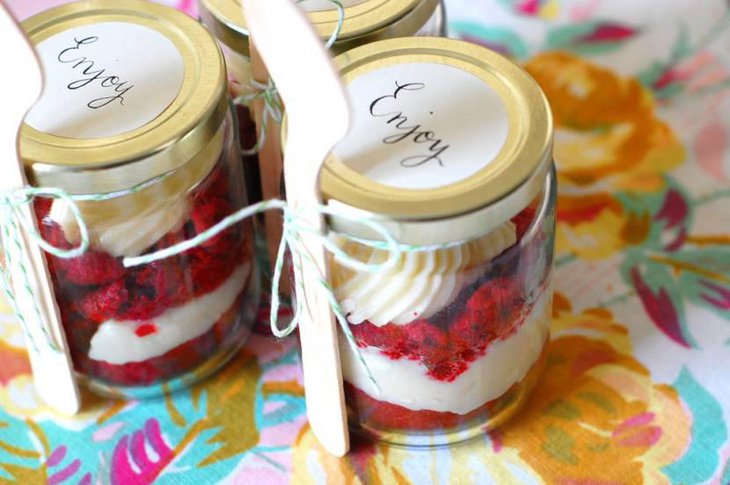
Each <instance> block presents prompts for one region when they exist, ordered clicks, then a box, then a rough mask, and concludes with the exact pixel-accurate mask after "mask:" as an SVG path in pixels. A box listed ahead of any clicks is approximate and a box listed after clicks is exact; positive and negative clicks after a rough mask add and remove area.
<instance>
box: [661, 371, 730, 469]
mask: <svg viewBox="0 0 730 485" xmlns="http://www.w3.org/2000/svg"><path fill="white" fill-rule="evenodd" d="M673 386H674V388H675V389H677V392H679V395H680V396H681V398H682V400H683V401H684V402H685V403H686V404H687V407H688V408H689V410H690V412H691V413H692V441H691V443H690V446H689V449H688V450H687V452H686V453H685V454H684V456H682V458H680V459H679V460H678V461H676V462H675V463H672V464H671V465H668V466H666V467H664V468H663V469H662V471H663V472H664V473H665V474H666V475H667V476H669V479H670V480H671V482H672V483H700V482H704V481H706V480H709V479H710V478H712V476H713V474H714V473H715V471H716V470H717V469H718V467H719V465H720V448H721V447H722V445H723V443H725V440H727V437H728V433H727V425H726V423H725V421H724V419H723V415H722V407H721V406H720V404H719V403H718V402H717V400H716V399H715V398H714V397H713V396H712V395H711V394H710V393H708V392H707V390H705V389H704V388H703V387H702V386H701V385H700V384H699V383H698V382H697V381H696V380H695V378H694V376H692V374H691V372H690V371H689V370H688V369H687V368H686V367H685V368H683V369H682V372H681V373H680V374H679V377H678V378H677V380H676V381H675V382H674V384H673ZM723 483H728V482H727V481H724V482H723Z"/></svg>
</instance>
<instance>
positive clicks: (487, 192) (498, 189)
mask: <svg viewBox="0 0 730 485" xmlns="http://www.w3.org/2000/svg"><path fill="white" fill-rule="evenodd" d="M336 62H337V63H338V67H339V68H340V69H341V71H342V73H343V76H344V79H345V81H346V84H347V86H348V90H349V94H350V96H351V99H352V105H353V111H354V115H353V124H352V127H351V130H350V133H349V134H348V135H347V137H346V138H345V139H344V140H343V141H342V142H341V143H340V144H338V145H337V146H336V147H335V149H334V151H333V154H332V156H331V157H330V158H329V159H328V161H327V162H326V164H325V168H324V170H323V173H322V182H321V184H322V192H323V195H324V197H325V199H326V200H327V202H328V204H329V205H330V206H331V207H332V209H333V210H334V211H335V212H334V214H335V215H333V216H331V217H330V219H329V226H330V229H331V231H332V235H331V237H332V238H333V239H334V240H335V241H336V242H337V244H338V245H339V247H340V248H341V249H342V250H343V251H344V253H346V254H347V255H348V256H349V257H351V258H355V259H357V260H359V261H361V262H365V263H369V264H370V265H371V266H372V268H371V271H364V270H363V269H362V268H361V269H358V270H355V269H352V268H351V267H349V266H348V262H347V261H346V260H345V259H344V258H342V257H337V256H332V258H331V268H330V271H331V278H332V286H333V289H334V293H335V296H336V298H337V300H338V302H339V304H340V306H341V308H342V310H343V313H344V314H345V315H346V318H347V326H348V328H349V330H350V331H351V332H352V335H353V337H354V341H355V344H354V345H352V343H351V342H349V341H348V339H347V338H345V336H344V334H341V336H340V337H341V338H340V354H341V359H342V366H343V377H344V381H345V391H346V402H347V406H348V413H349V418H350V424H351V426H352V428H353V430H354V431H355V432H358V433H361V434H364V435H366V436H368V437H371V438H375V439H379V440H383V441H387V442H389V443H393V444H399V445H409V446H440V445H446V444H450V443H454V442H458V441H462V440H465V439H469V438H472V437H475V436H478V435H480V434H482V433H484V432H485V431H488V430H491V429H494V428H496V427H497V426H500V425H502V424H503V423H504V422H506V421H507V420H508V419H509V418H510V417H511V416H512V415H514V414H515V413H516V412H517V411H518V410H519V407H520V406H521V404H522V403H524V401H525V400H526V399H527V398H528V396H529V392H530V390H531V389H532V387H533V386H534V385H535V382H536V381H537V379H538V378H539V375H540V372H541V370H542V368H543V366H544V362H545V352H544V349H545V345H546V343H547V340H548V335H549V327H550V315H551V299H552V291H551V271H552V264H553V240H554V233H553V231H554V224H555V214H554V206H555V182H554V176H553V175H552V153H551V151H552V123H551V118H550V112H549V107H548V104H547V101H546V99H545V97H544V95H543V94H542V92H541V91H540V89H539V87H538V86H537V84H536V83H535V82H534V80H532V79H531V78H530V77H529V76H528V75H527V74H526V73H525V72H524V71H523V70H521V69H520V68H519V67H517V66H515V65H514V64H512V63H511V62H510V61H508V60H507V59H505V58H503V57H501V56H499V55H498V54H496V53H494V52H492V51H489V50H487V49H484V48H482V47H478V46H474V45H470V44H466V43H463V42H459V41H454V40H447V39H400V40H392V41H384V42H381V43H376V44H374V45H371V46H367V47H361V48H358V49H355V50H353V51H350V52H349V53H348V54H347V55H346V56H340V57H338V58H337V59H336ZM362 218H372V219H374V220H375V221H377V222H379V223H380V224H381V225H382V226H383V227H384V228H386V229H388V230H389V232H390V233H391V234H392V235H393V237H394V238H395V239H396V240H397V242H398V243H399V244H400V246H401V253H400V255H398V257H397V260H396V261H395V264H392V265H390V266H387V267H383V264H384V263H385V262H386V261H387V260H388V259H389V253H388V251H389V250H388V249H385V247H386V245H385V244H384V243H383V242H382V241H380V240H379V239H378V235H377V234H376V233H373V232H372V231H371V230H370V229H368V227H367V226H366V225H364V224H362V223H358V221H359V220H360V219H362Z"/></svg>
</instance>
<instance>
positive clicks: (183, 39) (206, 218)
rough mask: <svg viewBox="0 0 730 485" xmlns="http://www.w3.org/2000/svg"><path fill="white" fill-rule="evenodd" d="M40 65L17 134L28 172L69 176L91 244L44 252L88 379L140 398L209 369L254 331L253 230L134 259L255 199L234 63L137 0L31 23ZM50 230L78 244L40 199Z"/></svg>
mask: <svg viewBox="0 0 730 485" xmlns="http://www.w3.org/2000/svg"><path fill="white" fill-rule="evenodd" d="M23 28H24V29H25V30H26V32H28V34H29V36H30V38H31V40H32V42H33V43H34V44H35V45H36V48H37V50H38V52H39V54H40V57H41V62H42V64H43V67H44V70H45V73H46V89H45V91H44V93H43V96H42V98H41V99H40V101H39V102H38V104H36V106H34V107H33V109H32V110H31V111H30V113H29V114H28V116H27V118H26V122H25V124H24V125H23V127H22V131H21V155H22V158H23V160H24V163H25V166H26V171H27V173H28V176H29V180H31V181H32V183H33V184H34V185H36V186H40V187H57V188H61V189H64V190H65V191H66V192H67V193H69V194H71V195H72V196H73V197H74V198H75V199H76V201H77V204H78V206H79V208H80V211H81V215H82V216H83V219H84V222H85V224H86V225H87V226H88V230H89V241H90V248H89V251H88V252H86V254H84V255H82V256H81V257H78V258H74V259H70V260H64V259H59V258H55V257H49V268H50V270H51V275H52V279H53V283H54V288H55V296H56V300H57V303H58V306H59V308H60V311H61V317H62V321H63V326H64V329H65V334H66V338H67V341H68V344H69V347H70V350H71V354H72V360H73V363H74V367H75V369H76V371H77V373H78V375H79V377H80V379H81V380H82V381H83V382H85V383H86V384H88V386H89V387H90V388H92V389H93V390H95V391H98V392H101V393H103V394H106V395H112V396H115V397H132V398H138V397H146V396H150V395H154V394H158V393H161V392H162V391H163V390H175V389H177V388H180V387H183V386H186V385H189V384H191V383H193V382H195V381H197V380H199V379H202V378H204V377H206V376H207V375H209V374H210V373H212V372H214V371H215V370H216V369H218V368H219V367H220V366H221V365H223V364H224V363H225V362H226V361H227V360H228V358H229V357H231V356H232V355H233V354H234V353H235V352H236V351H237V350H238V349H239V348H240V347H241V345H242V344H243V343H244V341H245V340H246V338H247V337H248V335H249V333H250V328H251V325H252V323H253V317H254V314H255V311H256V308H257V305H258V283H257V280H256V271H255V267H254V259H253V227H252V225H251V224H250V223H249V224H242V225H238V226H234V227H232V228H230V229H228V230H226V231H225V232H223V233H221V234H219V235H218V236H216V237H215V238H213V239H211V240H208V241H207V242H204V243H202V244H200V245H199V246H197V247H194V248H192V249H190V250H188V251H186V252H184V253H182V254H179V255H176V256H172V257H169V258H166V259H162V260H159V261H154V262H148V263H146V264H142V265H139V266H131V267H125V266H124V264H123V260H124V258H128V257H135V256H140V255H145V254H148V253H151V252H153V251H156V250H159V249H163V248H166V247H170V246H172V245H174V244H176V243H179V242H182V241H184V240H187V239H190V238H192V237H194V236H196V235H198V234H200V233H201V232H202V231H205V230H206V229H208V228H210V227H212V226H213V225H215V224H216V223H217V222H219V221H220V220H222V219H223V218H224V217H225V216H226V215H228V214H230V213H232V212H234V211H236V210H237V209H239V208H241V207H244V206H245V205H246V204H247V201H246V193H245V184H244V178H243V173H242V169H241V163H240V153H239V151H238V148H237V144H238V142H237V135H236V133H235V130H234V129H233V127H234V122H233V116H232V114H231V111H230V103H229V98H228V93H227V87H226V81H227V76H226V72H225V64H224V59H223V56H222V54H221V52H220V49H219V47H218V45H217V43H216V42H215V39H214V38H213V37H212V36H211V35H210V34H209V33H208V32H207V31H206V30H205V29H204V28H203V27H202V26H201V25H200V24H199V23H198V22H196V21H195V20H193V19H191V18H189V17H188V16H186V15H184V14H182V13H180V12H178V11H176V10H175V9H172V8H169V7H165V6H161V5H157V4H154V3H150V2H146V1H140V0H128V1H127V2H125V3H124V5H123V6H120V5H119V2H117V1H115V0H94V1H93V2H92V1H89V2H78V3H72V4H67V5H64V6H60V7H58V8H55V9H52V10H49V11H47V12H44V13H42V14H39V15H37V16H35V17H33V18H31V19H29V20H27V21H26V22H24V24H23ZM36 214H37V216H38V220H39V225H40V230H41V233H42V235H43V237H44V238H45V239H46V240H48V241H50V242H51V243H52V244H54V245H56V246H59V247H67V248H68V247H71V246H72V245H78V243H79V242H80V240H81V236H80V229H79V227H78V225H77V223H76V222H75V219H74V217H73V215H72V212H71V211H70V209H69V207H68V204H67V203H65V202H63V201H60V200H56V201H50V200H39V201H37V202H36Z"/></svg>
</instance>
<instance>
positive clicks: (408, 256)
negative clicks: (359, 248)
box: [332, 222, 517, 327]
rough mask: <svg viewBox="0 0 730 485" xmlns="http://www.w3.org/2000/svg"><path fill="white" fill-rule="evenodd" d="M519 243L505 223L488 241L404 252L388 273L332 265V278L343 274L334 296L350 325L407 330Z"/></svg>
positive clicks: (378, 254)
mask: <svg viewBox="0 0 730 485" xmlns="http://www.w3.org/2000/svg"><path fill="white" fill-rule="evenodd" d="M516 241H517V235H516V229H515V225H514V224H513V223H512V222H506V223H505V224H503V225H501V226H499V227H498V228H497V229H495V230H494V231H492V232H490V233H489V234H487V235H486V236H483V237H481V238H479V239H476V240H474V241H469V242H467V243H465V244H462V245H460V246H456V247H453V248H448V249H439V250H435V251H424V252H404V253H403V255H402V256H401V258H400V260H399V261H398V264H396V265H395V266H394V267H393V268H392V269H390V270H388V271H378V272H374V273H366V272H357V273H353V272H350V271H348V270H347V269H345V268H343V267H342V266H340V265H333V268H332V271H333V273H335V272H338V271H339V274H334V275H333V281H334V283H335V285H334V286H335V295H336V296H337V299H338V300H339V301H340V303H341V305H342V308H343V310H344V311H345V313H347V314H348V317H347V319H348V321H349V322H350V323H351V324H359V323H362V322H364V321H366V320H367V321H369V322H370V323H372V324H373V325H376V326H379V327H381V326H383V325H386V324H388V323H394V324H397V325H405V324H408V323H411V322H413V321H414V320H417V319H419V318H428V317H430V316H431V315H434V314H435V313H438V312H439V311H440V310H442V309H443V308H445V307H446V306H447V305H448V304H449V303H451V302H452V301H453V299H454V298H456V296H457V295H458V294H459V292H460V291H461V289H462V288H463V287H464V286H466V285H469V284H471V283H472V282H473V281H474V278H475V277H478V272H474V271H468V269H469V268H475V267H476V266H478V265H481V264H484V263H486V262H487V261H489V260H491V259H492V258H494V257H495V256H497V255H499V254H500V253H502V252H503V251H504V250H505V249H507V248H509V247H510V246H512V245H514V244H515V242H516ZM366 257H368V256H367V255H366ZM383 258H384V254H383V251H372V252H371V254H370V255H369V261H370V262H371V263H375V262H378V261H381V260H382V259H383ZM475 269H476V270H478V269H479V268H475Z"/></svg>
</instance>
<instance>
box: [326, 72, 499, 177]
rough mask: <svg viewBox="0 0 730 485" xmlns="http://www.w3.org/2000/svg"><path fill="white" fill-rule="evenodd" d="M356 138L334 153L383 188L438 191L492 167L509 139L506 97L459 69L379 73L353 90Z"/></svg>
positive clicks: (348, 139) (350, 136)
mask: <svg viewBox="0 0 730 485" xmlns="http://www.w3.org/2000/svg"><path fill="white" fill-rule="evenodd" d="M348 90H349V92H350V96H351V99H352V104H353V121H352V127H351V129H350V133H349V134H348V135H347V137H346V138H345V139H344V140H343V141H342V142H340V143H339V144H338V145H337V147H336V148H335V150H334V153H335V155H336V156H337V157H338V158H339V159H340V160H341V161H342V162H343V163H344V164H345V165H347V166H348V167H350V168H351V169H353V170H355V171H356V172H358V173H360V174H362V175H364V176H366V177H368V178H370V179H372V180H374V181H375V182H378V183H380V184H383V185H389V186H392V187H397V188H402V189H432V188H436V187H443V186H446V185H450V184H453V183H456V182H459V181H461V180H464V179H466V178H469V177H471V176H472V175H474V174H475V173H476V172H478V171H479V170H481V169H483V168H484V167H486V166H487V165H488V164H489V163H490V162H491V161H492V160H494V158H495V157H496V156H497V154H498V153H499V152H500V150H501V149H502V147H503V146H504V143H505V141H506V139H507V132H508V130H509V116H508V114H507V109H506V107H505V105H504V102H503V101H502V99H501V98H500V96H499V94H498V93H497V92H496V91H495V90H494V89H492V88H491V87H490V86H489V85H487V84H486V83H485V82H484V81H483V80H481V79H479V78H478V77H476V76H474V75H473V74H470V73H468V72H465V71H462V70H460V69H457V68H455V67H452V66H448V65H445V64H435V63H407V64H398V65H395V66H390V67H386V68H383V69H378V70H376V71H372V72H369V73H367V74H365V75H363V76H360V77H358V78H357V79H355V80H354V81H353V82H352V84H350V85H349V86H348Z"/></svg>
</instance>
